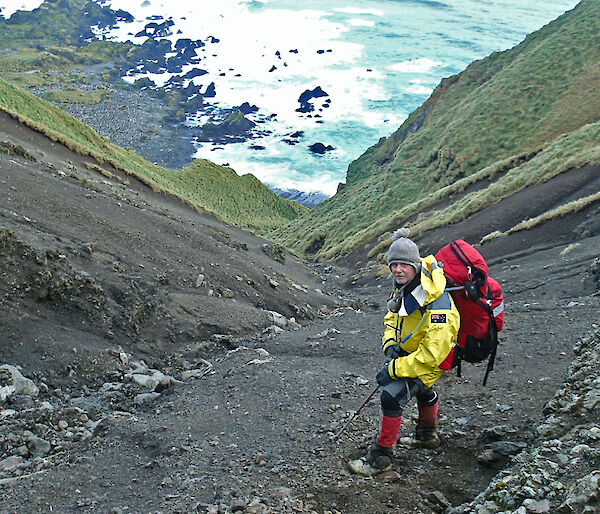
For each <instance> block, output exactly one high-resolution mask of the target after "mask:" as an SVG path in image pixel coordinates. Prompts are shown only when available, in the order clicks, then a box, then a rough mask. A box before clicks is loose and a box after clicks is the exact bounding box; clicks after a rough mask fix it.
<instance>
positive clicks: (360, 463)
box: [348, 444, 394, 477]
mask: <svg viewBox="0 0 600 514" xmlns="http://www.w3.org/2000/svg"><path fill="white" fill-rule="evenodd" d="M393 458H394V450H393V448H385V447H384V446H379V445H378V444H376V445H375V446H373V448H371V449H370V450H369V452H368V453H367V455H365V456H364V457H361V458H360V459H356V460H351V461H349V462H348V469H349V470H350V471H352V473H356V474H357V475H362V476H365V477H368V476H374V475H378V474H379V473H383V472H384V471H389V470H390V469H392V459H393Z"/></svg>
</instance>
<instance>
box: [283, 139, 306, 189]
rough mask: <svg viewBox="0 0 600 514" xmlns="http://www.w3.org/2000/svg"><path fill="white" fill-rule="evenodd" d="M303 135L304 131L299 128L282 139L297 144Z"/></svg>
mask: <svg viewBox="0 0 600 514" xmlns="http://www.w3.org/2000/svg"><path fill="white" fill-rule="evenodd" d="M303 136H304V131H303V130H298V131H296V132H294V133H292V134H289V135H288V136H287V137H286V138H284V139H282V141H283V142H284V143H287V144H288V145H297V144H298V143H299V142H300V141H299V139H300V138H301V137H303ZM278 194H279V193H278Z"/></svg>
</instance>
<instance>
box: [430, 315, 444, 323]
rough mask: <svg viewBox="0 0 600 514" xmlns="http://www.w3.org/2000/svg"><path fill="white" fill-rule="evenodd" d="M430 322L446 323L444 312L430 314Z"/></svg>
mask: <svg viewBox="0 0 600 514" xmlns="http://www.w3.org/2000/svg"><path fill="white" fill-rule="evenodd" d="M431 322H432V323H446V315H445V314H432V315H431Z"/></svg>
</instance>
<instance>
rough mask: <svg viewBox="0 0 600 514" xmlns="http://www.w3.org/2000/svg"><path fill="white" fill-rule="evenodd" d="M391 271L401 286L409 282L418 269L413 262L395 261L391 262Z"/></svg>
mask: <svg viewBox="0 0 600 514" xmlns="http://www.w3.org/2000/svg"><path fill="white" fill-rule="evenodd" d="M390 271H391V272H392V275H394V279H395V280H396V283H397V284H398V285H401V286H403V285H404V284H408V283H409V282H410V281H411V280H412V279H413V278H415V275H416V274H417V270H416V269H415V268H414V267H413V266H412V265H411V264H406V263H404V262H393V263H392V264H390Z"/></svg>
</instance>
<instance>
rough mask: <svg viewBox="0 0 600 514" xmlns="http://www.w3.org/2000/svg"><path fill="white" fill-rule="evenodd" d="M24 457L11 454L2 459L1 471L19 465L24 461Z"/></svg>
mask: <svg viewBox="0 0 600 514" xmlns="http://www.w3.org/2000/svg"><path fill="white" fill-rule="evenodd" d="M23 460H24V459H23V457H18V456H16V455H11V456H10V457H6V459H4V460H2V461H0V471H7V470H9V469H12V468H14V467H15V466H18V465H19V464H21V463H22V462H23Z"/></svg>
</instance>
